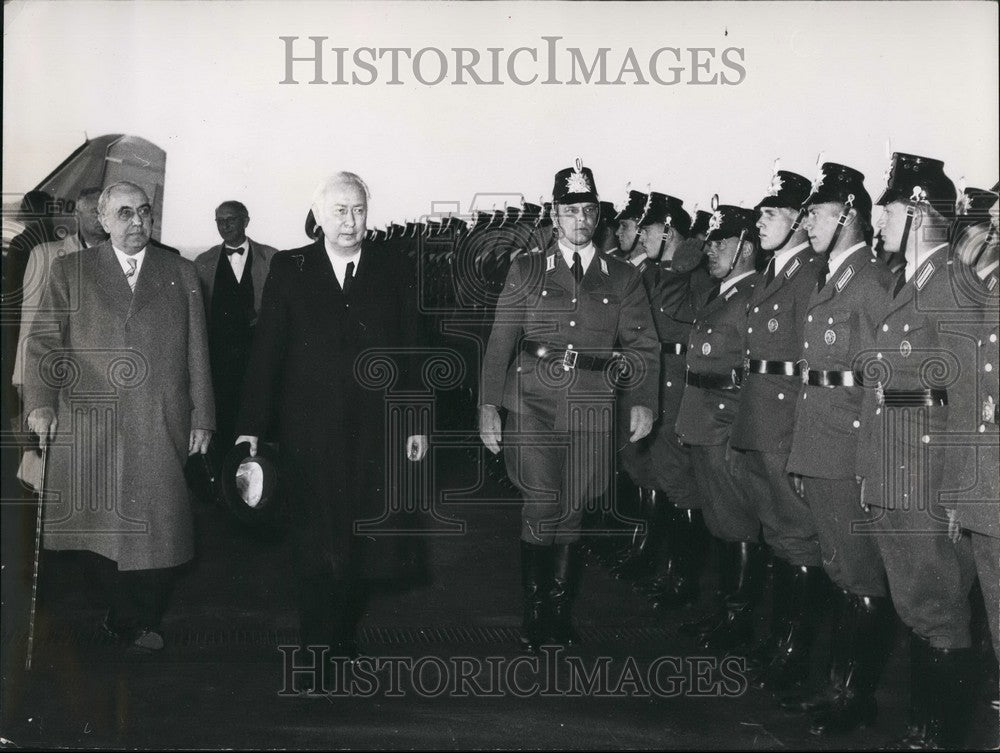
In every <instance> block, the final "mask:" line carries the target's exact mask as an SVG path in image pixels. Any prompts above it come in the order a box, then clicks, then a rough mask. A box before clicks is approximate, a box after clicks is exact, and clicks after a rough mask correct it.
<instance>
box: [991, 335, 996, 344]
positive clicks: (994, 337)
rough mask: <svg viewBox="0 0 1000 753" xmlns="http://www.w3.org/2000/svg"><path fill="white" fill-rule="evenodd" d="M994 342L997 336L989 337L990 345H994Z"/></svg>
mask: <svg viewBox="0 0 1000 753" xmlns="http://www.w3.org/2000/svg"><path fill="white" fill-rule="evenodd" d="M996 341H997V336H996V335H990V342H991V343H995V342H996Z"/></svg>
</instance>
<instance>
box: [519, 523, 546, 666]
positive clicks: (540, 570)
mask: <svg viewBox="0 0 1000 753" xmlns="http://www.w3.org/2000/svg"><path fill="white" fill-rule="evenodd" d="M551 573H552V547H551V546H538V545H537V544H529V543H528V542H527V541H522V542H521V590H522V593H523V598H524V616H523V620H522V623H521V648H522V649H524V650H525V651H531V652H532V653H534V652H536V651H537V650H538V647H539V646H540V645H542V643H544V642H545V638H546V632H547V631H546V625H545V619H546V614H545V596H546V589H548V587H549V579H550V578H551Z"/></svg>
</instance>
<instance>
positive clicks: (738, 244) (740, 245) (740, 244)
mask: <svg viewBox="0 0 1000 753" xmlns="http://www.w3.org/2000/svg"><path fill="white" fill-rule="evenodd" d="M746 235H747V231H746V230H744V231H743V232H741V233H740V239H739V240H738V241H737V242H736V253H735V254H733V260H732V262H730V264H729V271H728V272H726V276H725V277H723V278H722V279H723V280H725V279H726V277H729V275H731V274H732V273H733V270H734V269H736V264H737V263H738V262H739V260H740V256H742V255H743V240H744V238H746Z"/></svg>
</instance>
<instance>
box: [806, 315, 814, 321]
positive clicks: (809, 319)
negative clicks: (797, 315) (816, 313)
mask: <svg viewBox="0 0 1000 753" xmlns="http://www.w3.org/2000/svg"><path fill="white" fill-rule="evenodd" d="M812 320H813V315H812V314H809V316H807V317H806V321H807V322H811V321H812Z"/></svg>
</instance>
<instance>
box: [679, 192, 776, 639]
mask: <svg viewBox="0 0 1000 753" xmlns="http://www.w3.org/2000/svg"><path fill="white" fill-rule="evenodd" d="M713 204H714V205H715V206H716V209H715V211H714V213H713V215H712V219H711V221H710V222H709V232H708V237H707V239H708V253H707V256H708V265H709V270H708V271H709V274H710V275H711V276H712V277H713V278H714V279H715V280H717V281H719V287H718V288H715V287H713V288H711V290H710V292H709V294H708V295H707V296H706V298H705V302H704V304H703V305H702V306H701V307H700V308H699V310H698V316H697V319H696V320H695V322H694V325H693V326H692V328H691V333H690V336H689V338H688V348H687V370H686V373H685V384H686V386H685V388H684V395H683V396H682V398H681V404H680V408H679V410H678V413H677V421H676V430H677V435H678V437H680V440H681V441H682V442H684V443H685V444H686V445H689V446H690V448H691V450H690V452H691V462H692V465H693V467H694V474H695V480H696V483H697V486H698V490H699V492H700V496H701V498H702V499H703V500H704V507H703V511H704V516H705V522H706V524H707V525H708V530H709V531H710V532H711V533H712V535H713V536H715V537H716V538H717V539H718V540H719V542H720V545H721V547H722V549H723V551H724V552H725V554H726V555H727V556H726V557H724V560H723V572H722V573H720V577H721V578H722V579H723V581H724V582H726V583H727V584H728V587H727V588H725V589H724V593H725V595H726V598H725V600H724V605H723V608H722V610H721V611H720V612H719V613H718V615H717V616H716V619H714V620H710V621H709V622H708V623H706V627H707V632H705V633H703V634H702V635H701V636H700V639H699V641H700V643H701V644H702V645H703V646H704V647H706V648H719V649H727V650H728V649H737V648H739V647H741V646H742V645H744V644H746V643H747V642H748V641H749V640H750V638H751V637H752V613H753V608H754V606H755V605H756V603H757V601H758V598H759V593H760V585H761V576H762V567H763V560H762V554H763V552H762V550H761V546H760V543H759V538H760V536H759V534H760V523H759V522H758V520H757V515H756V513H755V512H754V510H753V507H752V505H751V503H750V500H749V499H748V497H747V495H746V492H745V489H744V488H743V487H742V485H741V484H740V482H739V480H738V477H737V476H736V474H735V473H734V468H733V464H732V463H731V461H732V460H733V458H732V457H731V453H730V450H729V436H730V429H731V427H732V423H733V419H734V417H735V416H736V412H737V410H738V408H739V404H740V384H741V382H742V380H743V355H744V352H745V350H746V306H747V302H748V301H749V300H750V297H751V296H752V295H753V292H754V288H755V286H756V284H757V281H758V277H759V276H758V275H757V273H756V272H755V271H754V263H755V256H756V242H757V238H756V228H755V227H754V212H753V210H750V209H744V208H742V207H737V206H729V205H724V206H718V204H717V202H713Z"/></svg>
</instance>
